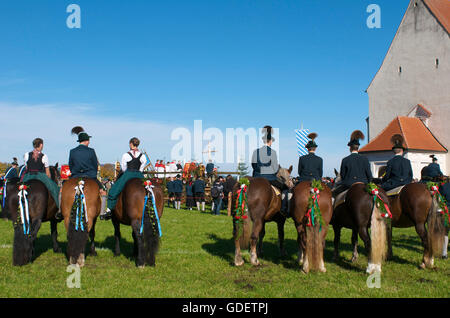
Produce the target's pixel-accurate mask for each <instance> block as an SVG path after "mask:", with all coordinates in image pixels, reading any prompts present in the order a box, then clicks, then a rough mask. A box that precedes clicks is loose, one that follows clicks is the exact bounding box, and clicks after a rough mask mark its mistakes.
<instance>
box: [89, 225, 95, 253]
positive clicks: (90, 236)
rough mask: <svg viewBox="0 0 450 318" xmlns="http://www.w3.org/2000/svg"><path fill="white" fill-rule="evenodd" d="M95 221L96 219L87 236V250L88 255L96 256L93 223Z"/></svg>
mask: <svg viewBox="0 0 450 318" xmlns="http://www.w3.org/2000/svg"><path fill="white" fill-rule="evenodd" d="M96 222H97V219H94V223H93V225H92V228H91V230H90V232H89V238H90V239H91V249H90V251H89V255H91V256H97V252H96V251H95V241H94V240H95V223H96Z"/></svg>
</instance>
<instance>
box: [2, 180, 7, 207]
mask: <svg viewBox="0 0 450 318" xmlns="http://www.w3.org/2000/svg"><path fill="white" fill-rule="evenodd" d="M7 185H8V179H6V178H5V182H4V183H3V202H2V208H5V201H6V187H7Z"/></svg>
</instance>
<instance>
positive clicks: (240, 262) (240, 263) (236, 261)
mask: <svg viewBox="0 0 450 318" xmlns="http://www.w3.org/2000/svg"><path fill="white" fill-rule="evenodd" d="M234 265H235V266H238V267H239V266H242V265H244V260H243V259H241V260H235V261H234Z"/></svg>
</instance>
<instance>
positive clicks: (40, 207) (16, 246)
mask: <svg viewBox="0 0 450 318" xmlns="http://www.w3.org/2000/svg"><path fill="white" fill-rule="evenodd" d="M50 174H51V179H52V180H53V181H54V182H56V183H58V181H59V172H58V164H56V165H55V166H51V167H50ZM8 183H9V182H8ZM21 186H22V183H20V182H19V180H16V182H15V183H13V182H11V184H10V185H8V189H7V198H6V205H7V210H8V212H9V215H10V219H11V221H12V222H13V225H14V243H13V265H15V266H23V265H26V264H28V263H30V262H31V261H32V258H33V254H34V242H35V240H36V237H37V234H38V231H39V229H40V227H41V224H42V222H48V221H50V228H51V236H52V241H53V251H54V252H55V253H60V252H61V249H60V247H59V244H58V240H57V238H58V233H57V223H58V221H57V220H56V219H55V215H56V213H57V212H58V208H57V205H56V203H55V200H54V199H53V197H52V196H51V194H50V192H49V191H48V190H47V188H46V186H45V185H44V184H43V183H42V182H41V181H39V180H30V181H28V182H27V183H26V185H25V186H26V190H25V191H26V192H27V195H26V196H27V204H28V211H29V221H28V222H25V223H26V224H25V227H24V224H23V223H24V221H25V220H22V218H21V213H20V204H19V192H20V190H19V187H21ZM23 209H24V208H23Z"/></svg>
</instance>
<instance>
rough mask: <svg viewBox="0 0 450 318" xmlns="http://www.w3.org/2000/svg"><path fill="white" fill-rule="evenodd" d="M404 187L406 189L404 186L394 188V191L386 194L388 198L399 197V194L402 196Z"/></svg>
mask: <svg viewBox="0 0 450 318" xmlns="http://www.w3.org/2000/svg"><path fill="white" fill-rule="evenodd" d="M404 187H405V186H404V185H402V186H399V187H397V188H394V189H392V190H389V191H387V192H386V194H387V195H388V197H391V196H394V195H399V194H400V191H402V189H403V188H404Z"/></svg>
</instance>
